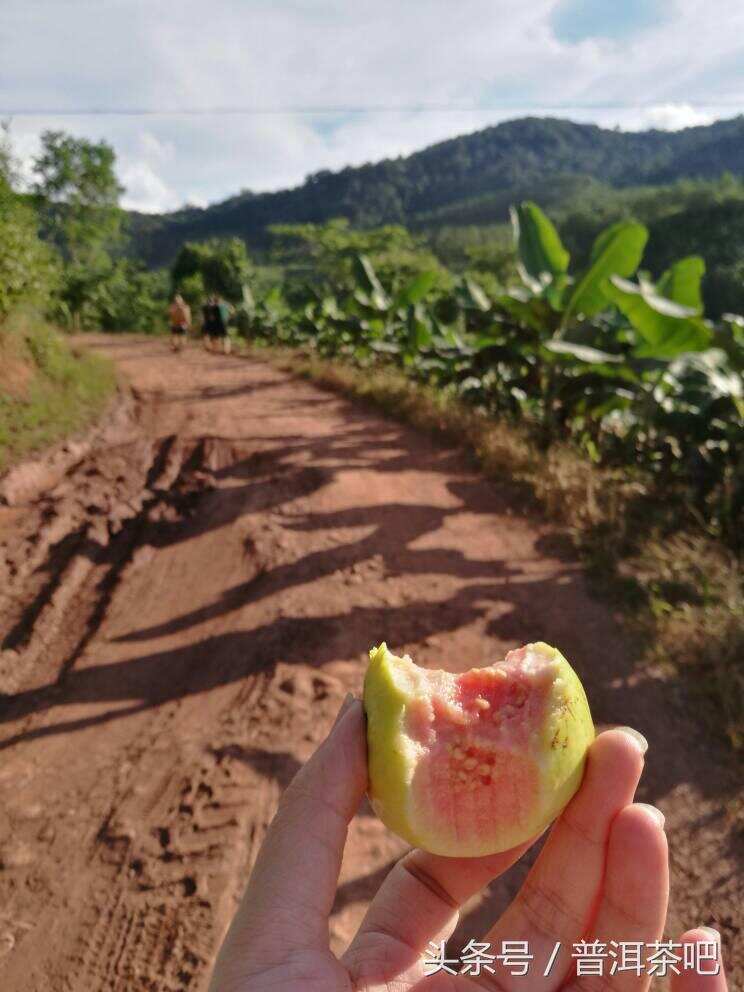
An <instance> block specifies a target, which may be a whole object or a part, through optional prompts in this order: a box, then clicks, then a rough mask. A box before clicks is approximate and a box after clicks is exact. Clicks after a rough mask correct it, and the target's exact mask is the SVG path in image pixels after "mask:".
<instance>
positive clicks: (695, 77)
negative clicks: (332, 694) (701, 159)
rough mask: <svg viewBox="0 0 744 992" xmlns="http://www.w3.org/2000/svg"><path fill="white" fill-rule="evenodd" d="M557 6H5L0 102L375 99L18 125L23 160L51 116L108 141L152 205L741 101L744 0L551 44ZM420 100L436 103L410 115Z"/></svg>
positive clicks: (25, 2) (440, 0)
mask: <svg viewBox="0 0 744 992" xmlns="http://www.w3.org/2000/svg"><path fill="white" fill-rule="evenodd" d="M557 3H558V0H531V2H529V3H527V4H522V5H519V6H518V5H516V4H515V3H513V2H510V0H459V3H457V4H454V3H452V2H451V0H409V2H408V3H405V4H401V3H400V2H399V0H378V2H377V3H376V4H374V5H366V4H364V5H363V4H356V3H355V4H350V3H348V2H344V0H212V2H211V3H210V5H209V7H208V8H205V7H204V5H203V3H199V2H197V0H180V2H179V4H178V5H177V6H176V5H175V4H173V3H167V2H163V3H152V2H150V0H107V2H106V3H104V4H102V3H100V0H95V2H94V0H66V2H60V0H3V20H2V25H1V26H0V93H2V96H1V97H0V104H2V105H3V106H0V113H1V112H2V111H3V110H8V109H13V108H34V107H35V108H38V109H40V110H42V111H43V110H49V109H52V108H54V109H59V110H63V111H64V110H68V111H72V110H76V109H81V108H91V107H101V106H106V107H111V108H118V109H136V108H149V109H152V110H156V111H174V110H179V109H181V110H183V109H186V108H190V109H197V110H198V109H200V110H203V111H208V110H209V109H210V108H215V107H222V108H225V107H244V108H254V109H263V110H266V109H268V108H298V107H304V108H313V107H315V108H317V107H335V108H353V107H360V106H365V107H370V108H375V109H374V110H372V111H371V112H369V113H367V114H339V115H336V116H333V115H318V116H311V115H307V114H299V113H259V114H254V115H227V114H226V115H214V114H209V113H204V115H202V116H199V115H196V116H193V115H192V116H177V115H174V114H172V113H169V114H160V115H151V116H145V117H141V116H140V117H137V116H113V117H111V116H109V117H94V116H85V117H80V116H72V115H68V116H56V117H55V116H49V115H46V116H45V115H44V114H43V113H42V114H40V115H39V116H37V117H33V118H31V117H21V116H19V117H17V118H16V120H15V122H14V133H15V135H16V139H17V144H18V146H19V147H20V148H21V149H22V151H23V154H24V156H25V157H26V159H27V160H28V159H29V157H30V155H32V154H33V147H34V144H35V142H37V141H38V135H39V133H40V131H41V130H42V129H43V128H44V127H62V128H64V129H66V130H70V131H73V132H74V133H77V134H81V135H85V136H87V137H91V138H101V137H105V138H106V139H107V140H109V141H110V142H111V143H112V144H113V145H114V147H115V148H116V151H117V154H118V157H119V162H120V172H121V175H122V179H123V181H124V183H125V185H127V186H128V187H129V190H128V193H127V199H126V200H125V202H126V203H127V204H128V205H134V204H136V205H138V207H139V208H140V209H151V210H155V209H164V207H165V205H168V206H169V207H170V206H175V205H177V204H180V203H182V202H184V201H185V200H186V199H189V200H191V201H192V202H193V201H194V200H198V201H200V202H205V201H214V200H216V199H220V198H224V197H226V196H229V195H231V194H232V193H234V192H237V191H238V190H239V189H241V188H253V189H256V190H262V189H277V188H279V187H282V186H286V185H291V184H294V183H297V182H300V181H302V179H303V178H304V177H305V175H307V174H308V173H310V172H314V171H316V170H318V169H321V168H339V167H341V166H343V165H345V164H347V163H353V164H358V163H360V162H364V161H370V160H377V159H380V158H383V157H386V156H389V155H397V154H403V153H408V152H410V151H413V150H414V149H416V148H419V147H422V146H424V145H426V144H428V143H430V142H432V141H438V140H442V139H444V138H446V137H449V136H451V135H455V134H459V133H463V132H466V131H471V130H474V129H476V128H478V127H482V126H485V125H486V124H491V123H496V122H498V121H499V120H503V119H505V118H509V117H516V116H519V115H520V114H521V113H541V112H542V113H549V114H554V115H556V116H564V117H565V116H570V117H573V118H574V119H579V120H594V121H596V122H597V123H601V124H604V125H607V126H616V125H617V126H620V127H623V128H627V129H638V128H643V127H649V126H654V127H663V128H677V127H683V126H687V125H689V124H692V123H703V122H705V121H707V120H710V119H713V118H714V117H716V116H731V115H733V114H734V113H736V112H737V110H744V74H743V73H742V72H741V69H742V64H743V63H744V5H742V4H741V3H740V0H708V2H707V3H706V4H705V5H704V6H703V5H701V4H700V3H699V0H669V4H670V6H671V8H672V9H671V13H669V16H667V17H666V18H665V22H664V23H663V24H661V25H658V26H654V25H651V26H649V27H647V28H645V29H644V30H641V31H637V32H634V33H633V35H632V36H631V37H628V38H614V39H613V38H597V37H586V38H584V40H582V41H580V42H578V43H576V44H569V43H565V42H561V41H559V40H558V38H557V37H556V36H555V33H554V31H553V29H552V27H551V15H552V12H553V11H554V9H555V8H556V6H557ZM41 24H43V25H44V30H43V31H40V30H39V25H41ZM737 100H738V101H740V102H739V103H738V104H737V103H736V101H737ZM421 104H426V105H427V106H429V107H432V106H436V107H439V108H440V109H439V110H437V111H433V110H428V111H422V112H419V113H414V112H412V111H411V109H410V108H411V107H413V106H416V105H421ZM381 108H387V109H384V110H383V109H381ZM390 108H403V109H399V110H395V109H392V110H391V109H390ZM406 108H408V109H406ZM444 108H446V109H444ZM479 108H480V109H479Z"/></svg>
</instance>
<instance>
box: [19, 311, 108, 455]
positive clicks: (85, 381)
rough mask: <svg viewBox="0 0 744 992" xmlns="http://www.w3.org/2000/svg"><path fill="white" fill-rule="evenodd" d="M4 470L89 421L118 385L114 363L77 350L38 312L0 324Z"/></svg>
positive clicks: (99, 411) (22, 314) (102, 406)
mask: <svg viewBox="0 0 744 992" xmlns="http://www.w3.org/2000/svg"><path fill="white" fill-rule="evenodd" d="M0 367H1V368H2V370H3V375H2V380H1V381H0V472H2V471H3V470H5V469H6V468H7V467H8V466H9V465H10V464H11V463H12V462H13V461H15V460H17V459H18V458H19V457H21V456H23V455H27V454H29V453H30V452H33V451H37V450H39V449H42V448H44V447H46V446H48V445H49V444H52V443H53V442H55V441H58V440H60V439H62V438H64V437H67V436H68V435H70V434H72V433H74V432H75V431H78V430H80V429H81V428H83V427H85V426H86V425H87V424H88V423H90V422H92V421H93V420H95V418H96V417H98V416H99V415H100V414H101V413H102V411H103V409H104V407H105V406H106V404H107V402H108V401H109V400H110V398H111V396H112V394H113V392H114V390H115V388H116V378H115V375H114V370H113V367H112V366H111V365H110V364H109V363H108V362H106V361H105V360H104V359H102V358H99V357H98V356H96V355H92V354H89V353H87V352H78V351H76V350H75V349H74V348H72V347H71V346H70V343H69V342H68V341H67V340H66V338H65V337H64V336H63V335H61V334H59V333H58V332H57V331H55V330H54V329H53V328H52V327H50V326H49V325H47V324H44V323H42V322H40V320H39V318H38V316H36V315H35V314H24V313H16V314H14V315H13V317H11V318H10V319H9V320H7V321H5V322H4V323H3V324H0Z"/></svg>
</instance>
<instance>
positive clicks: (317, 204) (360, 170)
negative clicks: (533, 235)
mask: <svg viewBox="0 0 744 992" xmlns="http://www.w3.org/2000/svg"><path fill="white" fill-rule="evenodd" d="M723 172H732V173H735V174H742V173H744V117H742V116H740V117H737V118H734V119H732V120H726V121H717V122H716V123H714V124H710V125H707V126H704V127H692V128H686V129H685V130H683V131H674V132H669V131H655V130H652V131H642V132H622V131H613V130H606V129H603V128H600V127H597V126H596V125H592V124H576V123H573V122H571V121H567V120H558V119H553V118H537V117H526V118H522V119H520V120H514V121H508V122H506V123H504V124H499V125H497V126H495V127H489V128H486V129H485V130H482V131H478V132H475V133H473V134H468V135H464V136H462V137H459V138H452V139H450V140H448V141H444V142H441V143H440V144H437V145H432V146H431V147H429V148H425V149H424V150H423V151H420V152H416V153H415V154H413V155H410V156H408V157H406V158H396V159H386V160H384V161H382V162H378V163H375V164H372V165H363V166H359V167H356V168H351V167H349V168H346V169H343V170H342V171H340V172H330V171H323V172H318V173H315V174H314V175H311V176H309V177H308V178H307V180H306V181H305V183H304V184H303V185H302V186H298V187H295V188H294V189H289V190H282V191H279V192H276V193H262V194H253V193H243V194H241V195H239V196H236V197H233V198H231V199H229V200H225V201H224V202H222V203H218V204H215V205H214V206H210V207H207V208H206V209H204V210H199V209H189V210H183V211H179V212H177V213H173V214H165V215H160V216H153V215H143V214H132V215H131V231H132V235H133V247H134V249H135V251H136V253H137V254H138V255H140V256H141V257H142V258H144V259H145V260H146V261H147V262H149V263H150V264H163V263H167V262H169V261H170V260H171V259H172V257H173V255H174V254H175V253H176V251H177V250H178V248H179V246H180V245H181V244H182V243H183V241H185V240H202V239H204V238H208V237H214V236H228V235H238V236H239V237H242V238H244V239H245V240H246V242H247V243H248V244H249V245H250V246H252V247H254V248H260V247H263V246H264V245H265V244H266V243H267V237H268V236H267V232H266V228H267V226H268V225H270V224H278V223H301V222H322V221H325V220H328V219H330V218H332V217H348V218H349V220H350V221H351V222H352V223H353V224H356V225H364V226H366V225H376V224H381V223H403V224H407V225H409V226H414V227H415V226H417V225H418V224H420V223H422V222H425V220H426V218H427V217H428V218H430V219H431V220H433V219H434V218H435V217H436V215H437V213H438V212H442V213H443V214H446V215H447V216H448V218H449V220H450V222H451V221H452V220H454V219H455V218H456V215H457V212H458V204H463V206H465V203H466V201H467V209H468V215H469V216H468V220H469V222H470V223H473V222H474V221H475V219H476V217H477V214H478V200H479V199H480V198H484V206H485V204H486V203H489V205H490V214H491V216H489V218H488V219H489V220H495V219H505V217H506V208H507V206H508V203H509V202H510V201H512V200H515V199H519V198H524V197H525V196H539V197H540V198H541V201H542V202H543V203H545V202H546V200H549V199H550V197H549V196H546V186H547V187H549V185H550V180H551V179H553V178H556V179H557V178H558V177H561V179H562V180H564V181H565V178H566V177H569V176H572V177H576V176H589V177H592V178H594V179H599V180H602V181H603V182H605V183H609V184H611V185H613V186H618V187H620V186H637V185H643V184H656V183H669V182H672V181H674V180H677V179H683V178H715V177H718V176H720V175H721V174H722V173H723ZM494 201H495V203H496V211H497V213H499V212H500V213H502V214H503V218H497V217H494V216H493V211H494ZM474 214H475V217H474V216H473V215H474Z"/></svg>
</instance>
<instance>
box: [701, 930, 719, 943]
mask: <svg viewBox="0 0 744 992" xmlns="http://www.w3.org/2000/svg"><path fill="white" fill-rule="evenodd" d="M700 932H701V933H704V934H706V935H707V936H708V937H709V938H710V939H711V940H715V942H716V943H717V944H720V943H721V935H720V933H719V932H718V931H717V930H714V929H713V927H700Z"/></svg>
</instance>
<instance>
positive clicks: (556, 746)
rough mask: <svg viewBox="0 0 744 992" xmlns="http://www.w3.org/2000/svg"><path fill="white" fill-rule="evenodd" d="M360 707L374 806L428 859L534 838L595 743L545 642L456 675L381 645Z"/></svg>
mask: <svg viewBox="0 0 744 992" xmlns="http://www.w3.org/2000/svg"><path fill="white" fill-rule="evenodd" d="M364 708H365V711H366V714H367V743H368V757H369V781H370V784H369V798H370V801H371V803H372V807H373V808H374V810H375V812H376V813H377V815H378V816H379V817H380V819H381V820H382V821H383V822H384V823H385V824H386V825H387V826H388V827H389V828H390V829H391V830H392V831H393V832H394V833H396V834H398V835H399V836H400V837H402V838H403V839H404V840H406V841H408V842H409V843H410V844H412V845H413V846H414V847H420V848H423V849H424V850H426V851H430V852H431V853H433V854H442V855H448V856H456V857H476V856H480V855H485V854H495V853H496V852H498V851H506V850H508V849H509V848H512V847H514V846H516V845H517V844H520V843H522V842H523V841H525V840H528V839H530V838H531V837H534V836H536V835H537V834H539V833H540V832H541V831H542V830H543V829H544V828H545V827H546V826H547V825H548V824H549V823H550V822H551V820H553V819H554V818H555V817H556V816H557V815H558V813H560V811H561V810H562V809H563V808H564V806H565V805H566V804H567V803H568V801H569V800H570V799H571V797H572V796H573V794H574V793H575V792H576V790H577V789H578V787H579V785H580V784H581V779H582V775H583V771H584V763H585V759H586V752H587V749H588V747H589V745H590V744H591V742H592V741H593V739H594V725H593V723H592V717H591V713H590V712H589V705H588V703H587V699H586V694H585V692H584V688H583V686H582V684H581V682H580V680H579V677H578V676H577V675H576V673H575V672H574V670H573V669H572V668H571V666H570V665H569V663H568V662H567V661H566V659H565V658H564V657H563V655H562V654H561V653H560V652H559V651H557V650H556V649H555V648H552V647H550V646H549V645H547V644H543V643H538V644H527V645H525V646H524V647H521V648H519V649H517V650H515V651H510V652H509V653H508V654H507V656H506V658H505V659H504V660H503V661H500V662H497V663H496V664H494V665H491V666H490V667H488V668H473V669H471V670H470V671H467V672H464V673H462V674H457V675H456V674H451V673H449V672H445V671H438V670H437V671H435V670H427V669H424V668H420V667H419V666H418V665H415V664H414V662H413V661H412V660H411V658H410V657H409V656H408V655H406V656H404V657H402V658H398V657H396V656H395V655H394V654H392V653H391V652H390V651H389V650H388V648H387V645H385V644H381V645H380V647H378V648H373V649H372V651H370V664H369V668H368V670H367V675H366V678H365V683H364Z"/></svg>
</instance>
